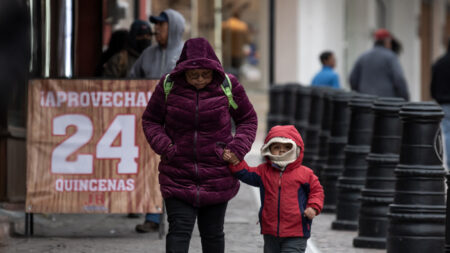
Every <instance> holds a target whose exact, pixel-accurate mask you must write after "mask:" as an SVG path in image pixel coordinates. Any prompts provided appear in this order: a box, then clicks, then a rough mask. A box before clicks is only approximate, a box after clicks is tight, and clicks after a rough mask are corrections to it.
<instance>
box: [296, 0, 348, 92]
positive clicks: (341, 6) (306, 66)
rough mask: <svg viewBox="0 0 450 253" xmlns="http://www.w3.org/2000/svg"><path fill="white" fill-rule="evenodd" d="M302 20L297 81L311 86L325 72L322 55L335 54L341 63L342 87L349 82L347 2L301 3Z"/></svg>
mask: <svg viewBox="0 0 450 253" xmlns="http://www.w3.org/2000/svg"><path fill="white" fill-rule="evenodd" d="M299 16H300V17H299V22H300V30H299V33H298V35H297V36H298V38H297V40H298V41H299V50H298V52H297V53H298V55H297V58H298V59H299V69H298V70H299V71H298V72H297V80H300V82H301V83H303V84H310V83H311V80H312V78H313V77H314V75H315V74H316V73H317V72H318V71H319V70H320V69H321V68H322V65H321V63H320V61H319V55H320V53H322V52H323V51H325V50H331V51H333V52H334V54H335V56H336V59H337V66H336V71H337V73H338V74H339V77H340V83H341V86H342V84H344V83H345V79H346V73H345V68H344V67H345V64H344V62H345V60H344V51H345V45H346V42H345V38H344V36H345V0H334V1H327V0H315V1H309V0H300V6H299ZM343 86H345V84H344V85H343Z"/></svg>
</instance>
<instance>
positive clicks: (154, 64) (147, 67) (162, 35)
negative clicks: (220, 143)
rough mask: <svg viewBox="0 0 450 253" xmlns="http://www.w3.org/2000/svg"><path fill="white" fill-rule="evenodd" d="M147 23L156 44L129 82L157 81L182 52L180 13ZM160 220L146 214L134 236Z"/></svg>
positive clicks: (168, 11)
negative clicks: (132, 79)
mask: <svg viewBox="0 0 450 253" xmlns="http://www.w3.org/2000/svg"><path fill="white" fill-rule="evenodd" d="M149 20H150V22H151V23H154V24H155V39H156V42H157V44H156V45H153V46H150V47H148V48H147V49H145V50H144V51H143V52H142V54H141V56H140V57H139V58H138V59H137V60H136V62H135V64H134V65H133V67H132V68H131V70H130V75H129V77H131V78H147V79H160V78H161V76H163V75H165V74H167V73H169V72H170V71H172V69H173V68H174V67H175V64H176V62H177V60H178V58H179V57H180V53H181V49H182V48H183V40H182V39H183V33H184V26H185V20H184V17H183V16H182V15H181V14H180V13H179V12H177V11H175V10H172V9H166V10H164V11H163V12H161V13H160V14H159V16H150V18H149ZM160 218H161V216H160V215H159V214H156V213H148V214H146V215H145V221H144V223H143V224H138V225H136V228H135V229H136V232H138V233H148V232H155V231H158V229H159V223H160Z"/></svg>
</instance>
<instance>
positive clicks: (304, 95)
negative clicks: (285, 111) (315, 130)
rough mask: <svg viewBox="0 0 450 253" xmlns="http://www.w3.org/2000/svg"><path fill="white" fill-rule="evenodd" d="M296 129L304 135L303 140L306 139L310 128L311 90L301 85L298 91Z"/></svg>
mask: <svg viewBox="0 0 450 253" xmlns="http://www.w3.org/2000/svg"><path fill="white" fill-rule="evenodd" d="M295 101H296V102H295V104H296V106H295V107H296V109H295V123H294V125H295V128H297V130H298V132H299V133H300V134H301V135H302V138H303V139H304V140H305V138H306V128H307V127H308V118H309V113H310V108H309V106H310V104H311V88H310V87H306V86H302V85H299V87H298V89H297V98H296V100H295Z"/></svg>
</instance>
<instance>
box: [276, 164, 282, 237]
mask: <svg viewBox="0 0 450 253" xmlns="http://www.w3.org/2000/svg"><path fill="white" fill-rule="evenodd" d="M282 175H283V171H280V178H279V179H278V223H277V237H280V216H281V215H280V210H281V176H282Z"/></svg>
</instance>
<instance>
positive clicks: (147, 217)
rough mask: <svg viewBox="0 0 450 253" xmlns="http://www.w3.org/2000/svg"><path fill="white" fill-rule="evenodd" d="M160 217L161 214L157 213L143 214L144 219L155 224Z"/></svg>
mask: <svg viewBox="0 0 450 253" xmlns="http://www.w3.org/2000/svg"><path fill="white" fill-rule="evenodd" d="M160 219H161V214H159V213H147V214H145V221H152V222H154V223H156V224H159V222H160Z"/></svg>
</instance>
